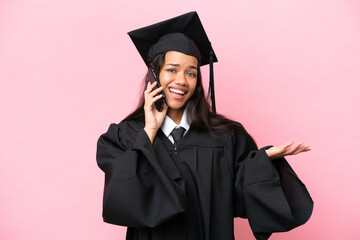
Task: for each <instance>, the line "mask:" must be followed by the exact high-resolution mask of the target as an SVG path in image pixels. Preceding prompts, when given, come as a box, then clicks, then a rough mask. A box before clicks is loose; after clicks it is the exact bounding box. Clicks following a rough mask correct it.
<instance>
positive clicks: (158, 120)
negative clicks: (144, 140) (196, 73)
mask: <svg viewBox="0 0 360 240" xmlns="http://www.w3.org/2000/svg"><path fill="white" fill-rule="evenodd" d="M156 85H157V83H156V82H153V83H150V82H148V83H147V86H146V90H145V92H144V98H145V104H144V112H145V127H144V130H145V132H146V134H147V135H148V137H149V139H150V141H151V143H153V142H154V139H155V135H156V133H157V131H158V129H159V128H160V127H161V125H162V123H163V122H164V119H165V116H166V112H167V109H168V106H167V105H166V103H164V106H163V109H162V111H161V112H159V111H158V110H157V109H156V107H155V102H156V101H157V100H159V99H160V98H161V97H162V95H161V94H160V95H159V93H160V92H161V91H162V90H163V87H159V88H156Z"/></svg>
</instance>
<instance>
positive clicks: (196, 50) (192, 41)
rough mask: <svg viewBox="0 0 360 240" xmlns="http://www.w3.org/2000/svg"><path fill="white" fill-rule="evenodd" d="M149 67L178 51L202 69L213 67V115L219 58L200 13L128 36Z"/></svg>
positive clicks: (155, 25) (137, 30) (211, 86)
mask: <svg viewBox="0 0 360 240" xmlns="http://www.w3.org/2000/svg"><path fill="white" fill-rule="evenodd" d="M128 34H129V36H130V38H131V40H132V41H133V43H134V44H135V46H136V48H137V50H138V51H139V53H140V55H141V57H142V59H143V60H144V62H145V64H146V65H147V66H149V63H150V62H152V60H153V59H154V57H155V56H156V55H158V54H160V53H164V52H168V51H178V52H181V53H184V54H187V55H191V56H194V57H196V58H197V59H198V61H199V63H200V66H203V65H206V64H210V82H209V88H210V95H211V104H212V108H213V111H214V112H216V108H215V90H214V74H213V62H217V58H216V56H215V53H214V52H213V49H212V47H211V43H210V41H209V39H208V37H207V35H206V32H205V30H204V28H203V26H202V24H201V21H200V18H199V16H198V14H197V13H196V12H189V13H186V14H183V15H180V16H178V17H174V18H171V19H168V20H165V21H162V22H159V23H155V24H153V25H150V26H147V27H143V28H140V29H136V30H134V31H131V32H128Z"/></svg>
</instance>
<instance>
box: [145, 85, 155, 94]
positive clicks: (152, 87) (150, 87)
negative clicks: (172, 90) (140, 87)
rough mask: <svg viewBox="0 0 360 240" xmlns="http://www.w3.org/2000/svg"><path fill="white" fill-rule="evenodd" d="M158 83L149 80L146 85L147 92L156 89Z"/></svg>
mask: <svg viewBox="0 0 360 240" xmlns="http://www.w3.org/2000/svg"><path fill="white" fill-rule="evenodd" d="M156 84H157V82H153V83H150V82H148V83H147V85H146V90H145V92H147V93H150V92H151V91H152V90H153V89H154V87H155V86H156Z"/></svg>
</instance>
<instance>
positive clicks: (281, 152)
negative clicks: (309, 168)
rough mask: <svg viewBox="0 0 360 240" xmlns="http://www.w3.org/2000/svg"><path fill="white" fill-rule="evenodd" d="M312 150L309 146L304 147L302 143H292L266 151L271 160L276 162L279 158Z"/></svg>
mask: <svg viewBox="0 0 360 240" xmlns="http://www.w3.org/2000/svg"><path fill="white" fill-rule="evenodd" d="M310 150H311V148H310V146H309V145H304V144H303V143H301V142H299V143H297V144H295V145H294V142H293V141H291V142H288V143H285V144H283V145H280V146H273V147H271V148H269V149H266V150H265V152H266V154H267V155H268V156H269V158H270V160H275V159H278V158H282V157H285V156H289V155H295V154H298V153H302V152H307V151H310Z"/></svg>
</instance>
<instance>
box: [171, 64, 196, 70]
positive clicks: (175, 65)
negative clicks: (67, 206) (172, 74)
mask: <svg viewBox="0 0 360 240" xmlns="http://www.w3.org/2000/svg"><path fill="white" fill-rule="evenodd" d="M168 65H170V66H173V67H179V66H180V64H176V63H168V64H166V65H165V66H168ZM189 67H190V68H192V69H195V70H197V67H195V66H193V65H190V66H189Z"/></svg>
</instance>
